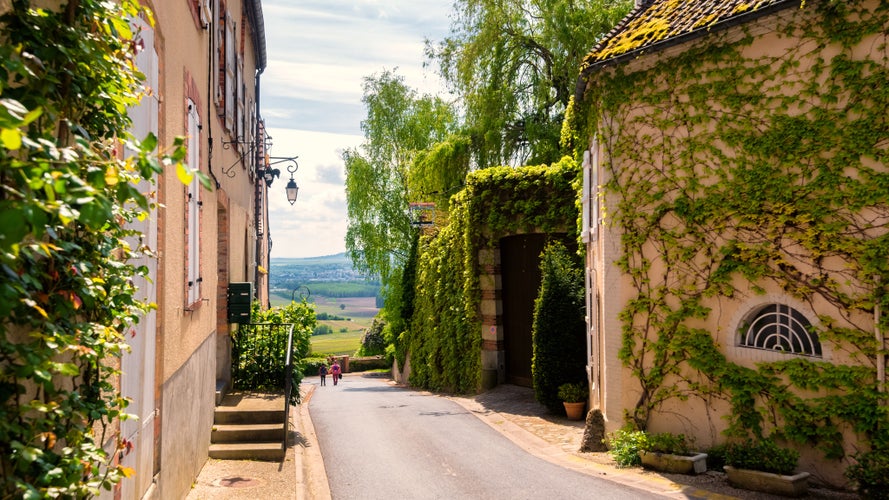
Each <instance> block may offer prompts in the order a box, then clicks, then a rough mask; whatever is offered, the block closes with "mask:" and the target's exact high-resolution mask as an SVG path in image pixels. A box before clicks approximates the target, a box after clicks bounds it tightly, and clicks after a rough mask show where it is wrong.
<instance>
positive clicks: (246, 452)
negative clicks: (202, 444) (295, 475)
mask: <svg viewBox="0 0 889 500" xmlns="http://www.w3.org/2000/svg"><path fill="white" fill-rule="evenodd" d="M284 451H285V450H284V445H283V443H282V442H278V443H218V444H212V445H210V458H216V459H221V460H268V461H280V460H283V459H284Z"/></svg>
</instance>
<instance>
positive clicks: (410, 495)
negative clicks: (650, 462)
mask: <svg viewBox="0 0 889 500" xmlns="http://www.w3.org/2000/svg"><path fill="white" fill-rule="evenodd" d="M307 381H308V380H306V381H304V382H307ZM315 383H317V378H316V379H315ZM309 413H310V414H311V417H312V422H313V423H314V426H315V432H316V434H317V436H318V442H319V446H320V449H321V454H322V456H323V458H324V466H325V468H326V469H327V477H328V481H329V483H330V492H331V496H332V497H333V499H334V500H351V499H362V500H364V499H385V500H395V499H399V500H400V499H438V498H441V499H445V498H446V499H464V498H465V499H510V500H513V499H540V498H596V499H601V500H609V499H627V500H630V499H645V498H663V497H659V496H657V495H654V494H652V493H648V492H644V491H640V490H636V489H632V488H630V487H627V486H624V485H620V484H617V483H611V482H609V481H605V480H602V479H600V478H597V477H593V476H588V475H586V474H582V473H579V472H575V471H572V470H569V469H564V468H562V467H559V466H557V465H553V464H551V463H549V462H546V461H544V460H541V459H539V458H537V457H535V456H533V455H531V454H529V453H527V452H526V451H524V450H522V449H521V448H519V447H518V446H516V445H515V444H514V443H513V442H512V441H510V440H509V439H507V438H506V437H504V436H503V435H501V434H500V433H499V432H497V431H495V430H494V429H492V428H491V427H489V426H488V425H486V424H485V423H484V422H482V421H480V420H479V419H478V418H476V417H475V416H474V415H472V414H471V413H470V412H468V411H467V410H465V409H464V408H463V407H462V406H460V405H458V404H457V403H454V402H453V401H450V400H448V399H446V398H442V397H438V396H435V395H431V394H429V393H424V392H419V391H413V390H410V389H404V388H399V387H395V386H392V385H390V384H389V383H388V381H387V380H386V379H378V378H368V377H362V376H361V375H350V376H346V377H345V378H343V379H342V380H341V381H340V382H339V385H337V386H334V385H333V383H332V381H331V380H330V377H328V380H327V385H326V386H324V387H316V389H315V391H314V393H313V395H312V398H311V400H310V402H309Z"/></svg>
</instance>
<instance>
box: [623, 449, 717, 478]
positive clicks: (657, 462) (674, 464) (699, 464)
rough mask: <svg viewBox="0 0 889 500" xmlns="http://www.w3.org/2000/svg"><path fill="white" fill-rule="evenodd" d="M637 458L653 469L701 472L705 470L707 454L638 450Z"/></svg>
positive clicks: (686, 472) (685, 472) (678, 472)
mask: <svg viewBox="0 0 889 500" xmlns="http://www.w3.org/2000/svg"><path fill="white" fill-rule="evenodd" d="M639 458H641V459H642V466H643V467H645V468H646V469H654V470H656V471H660V472H672V473H674V474H692V475H694V474H703V473H704V472H707V454H706V453H695V454H693V455H673V454H671V453H657V452H653V451H640V452H639Z"/></svg>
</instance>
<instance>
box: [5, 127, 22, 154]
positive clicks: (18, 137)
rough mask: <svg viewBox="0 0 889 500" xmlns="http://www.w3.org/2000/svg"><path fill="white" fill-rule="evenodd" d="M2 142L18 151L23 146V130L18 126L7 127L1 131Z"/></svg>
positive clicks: (11, 149) (9, 148)
mask: <svg viewBox="0 0 889 500" xmlns="http://www.w3.org/2000/svg"><path fill="white" fill-rule="evenodd" d="M0 142H2V143H3V147H4V148H6V149H8V150H10V151H16V150H18V149H19V148H21V147H22V131H21V130H19V129H17V128H5V129H3V130H2V131H0Z"/></svg>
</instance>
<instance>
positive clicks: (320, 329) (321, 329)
mask: <svg viewBox="0 0 889 500" xmlns="http://www.w3.org/2000/svg"><path fill="white" fill-rule="evenodd" d="M331 333H333V328H331V327H330V325H318V326H316V327H315V329H314V330H312V335H329V334H331Z"/></svg>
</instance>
